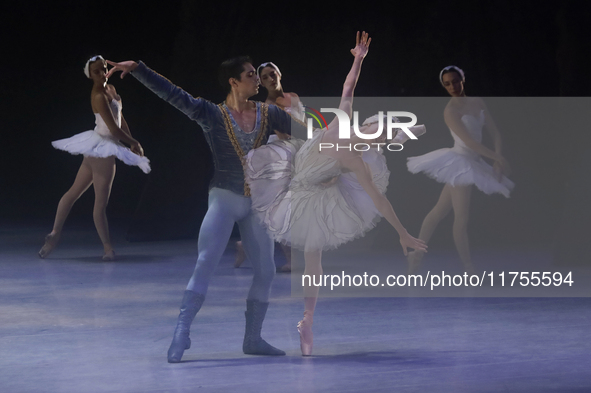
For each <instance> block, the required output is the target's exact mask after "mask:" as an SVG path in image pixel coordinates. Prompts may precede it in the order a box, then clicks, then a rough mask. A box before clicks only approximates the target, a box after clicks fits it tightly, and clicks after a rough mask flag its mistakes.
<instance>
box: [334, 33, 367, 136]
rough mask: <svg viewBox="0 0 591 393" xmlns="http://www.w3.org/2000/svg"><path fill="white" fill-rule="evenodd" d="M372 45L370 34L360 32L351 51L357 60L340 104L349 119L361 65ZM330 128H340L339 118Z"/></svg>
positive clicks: (346, 82) (345, 85)
mask: <svg viewBox="0 0 591 393" xmlns="http://www.w3.org/2000/svg"><path fill="white" fill-rule="evenodd" d="M370 43H371V38H370V37H369V34H368V33H366V32H365V31H364V32H363V33H361V34H359V32H357V36H356V38H355V47H354V48H353V49H351V54H352V55H353V56H354V57H355V59H354V60H353V65H352V66H351V70H350V71H349V73H348V74H347V78H346V79H345V83H344V84H343V94H342V95H341V103H340V104H339V109H341V110H343V111H345V112H346V113H347V115H348V116H349V117H351V113H352V111H353V93H354V92H355V87H356V86H357V80H358V79H359V74H360V73H361V64H362V63H363V59H364V58H365V56H366V55H367V53H368V52H369V44H370ZM330 126H333V127H335V126H338V118H337V117H335V118H334V119H333V121H332V122H331V123H330ZM330 126H329V127H330Z"/></svg>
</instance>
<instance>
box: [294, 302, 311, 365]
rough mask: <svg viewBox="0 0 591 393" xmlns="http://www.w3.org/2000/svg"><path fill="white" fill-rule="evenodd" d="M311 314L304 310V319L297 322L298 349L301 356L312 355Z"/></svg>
mask: <svg viewBox="0 0 591 393" xmlns="http://www.w3.org/2000/svg"><path fill="white" fill-rule="evenodd" d="M312 323H313V317H312V314H311V313H309V312H308V311H304V319H302V320H301V321H299V322H298V326H297V327H298V333H299V334H300V349H301V350H302V356H311V355H312V346H313V345H314V333H312Z"/></svg>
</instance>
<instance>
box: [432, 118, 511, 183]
mask: <svg viewBox="0 0 591 393" xmlns="http://www.w3.org/2000/svg"><path fill="white" fill-rule="evenodd" d="M462 116H463V114H462V113H460V112H458V111H457V110H455V109H453V108H450V107H447V108H445V111H444V112H443V118H444V119H445V124H447V126H448V127H449V128H450V129H451V130H453V133H454V134H456V135H457V136H458V137H459V138H460V139H461V140H462V142H464V144H465V145H466V146H467V147H468V148H470V149H472V150H474V151H475V152H476V153H478V154H480V155H481V156H483V157H488V158H490V159H492V160H494V161H495V163H498V164H497V165H499V166H500V167H501V168H502V169H503V172H505V173H507V172H508V171H509V163H508V162H507V160H506V159H505V157H503V156H502V155H501V154H500V153H497V152H494V151H492V150H491V149H489V148H488V147H486V146H484V145H483V144H482V143H479V142H477V141H475V140H474V139H473V138H472V137H471V136H470V133H469V132H468V130H467V129H466V126H465V125H464V123H463V122H462Z"/></svg>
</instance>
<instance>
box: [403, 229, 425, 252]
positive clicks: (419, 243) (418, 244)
mask: <svg viewBox="0 0 591 393" xmlns="http://www.w3.org/2000/svg"><path fill="white" fill-rule="evenodd" d="M400 244H401V245H402V251H404V255H408V250H407V248H412V249H413V250H415V251H423V252H427V244H426V243H425V242H424V241H423V240H421V239H417V238H414V237H412V236H411V235H410V234H409V233H408V232H406V233H404V234H402V235H400Z"/></svg>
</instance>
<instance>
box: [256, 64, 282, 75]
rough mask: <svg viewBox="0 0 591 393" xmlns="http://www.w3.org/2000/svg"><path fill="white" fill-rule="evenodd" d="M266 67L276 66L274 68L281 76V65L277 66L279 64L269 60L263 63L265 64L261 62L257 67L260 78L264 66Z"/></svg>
mask: <svg viewBox="0 0 591 393" xmlns="http://www.w3.org/2000/svg"><path fill="white" fill-rule="evenodd" d="M265 67H271V68H274V69H275V71H276V72H277V74H279V76H281V71H279V67H277V66H276V65H275V64H274V63H272V62H270V61H268V62H266V63H263V64H261V65H260V66H258V67H257V76H258V77H259V79H260V77H261V70H262V69H263V68H265Z"/></svg>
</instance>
